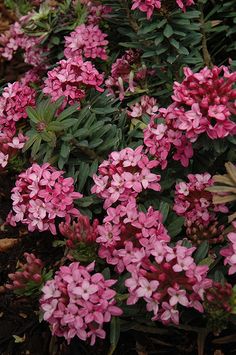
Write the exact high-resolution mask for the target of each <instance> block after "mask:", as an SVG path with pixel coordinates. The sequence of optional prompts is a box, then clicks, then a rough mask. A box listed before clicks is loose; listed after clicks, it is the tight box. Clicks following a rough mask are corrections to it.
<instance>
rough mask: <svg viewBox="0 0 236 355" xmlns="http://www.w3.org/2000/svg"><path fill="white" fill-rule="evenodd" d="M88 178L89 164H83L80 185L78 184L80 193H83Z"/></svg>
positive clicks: (81, 165)
mask: <svg viewBox="0 0 236 355" xmlns="http://www.w3.org/2000/svg"><path fill="white" fill-rule="evenodd" d="M88 176H89V164H88V163H85V162H82V163H81V164H80V168H79V184H78V189H79V191H82V189H83V187H84V185H85V183H86V180H87V178H88Z"/></svg>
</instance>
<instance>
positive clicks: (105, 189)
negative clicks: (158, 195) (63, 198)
mask: <svg viewBox="0 0 236 355" xmlns="http://www.w3.org/2000/svg"><path fill="white" fill-rule="evenodd" d="M142 148H143V147H142V146H140V147H138V148H136V149H135V150H133V149H131V148H125V149H123V150H121V151H120V152H112V153H111V154H110V155H109V158H108V160H105V161H104V162H103V163H102V164H101V165H100V166H99V168H98V172H99V175H94V176H93V180H94V182H95V185H94V186H93V187H92V189H91V191H92V193H96V194H97V195H98V196H100V197H102V198H103V199H104V200H105V202H104V207H105V208H108V207H110V206H112V205H113V204H114V203H115V202H117V201H126V200H127V199H128V198H129V197H131V196H132V197H136V196H138V194H139V193H141V192H142V191H143V190H146V189H152V190H155V191H160V185H159V183H158V181H159V180H160V175H157V174H154V173H152V172H151V170H150V169H151V168H153V167H155V166H156V162H155V161H150V160H149V159H148V157H147V156H146V155H145V154H144V153H143V152H142ZM130 167H132V172H130Z"/></svg>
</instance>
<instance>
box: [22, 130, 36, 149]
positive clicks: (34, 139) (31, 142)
mask: <svg viewBox="0 0 236 355" xmlns="http://www.w3.org/2000/svg"><path fill="white" fill-rule="evenodd" d="M37 138H38V134H37V133H35V134H34V135H32V136H31V137H30V139H28V140H27V142H26V143H25V144H24V147H23V149H22V152H23V153H24V152H26V151H27V150H28V149H29V148H30V147H31V146H32V145H33V144H34V142H35V141H36V139H37Z"/></svg>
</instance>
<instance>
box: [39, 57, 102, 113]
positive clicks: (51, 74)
mask: <svg viewBox="0 0 236 355" xmlns="http://www.w3.org/2000/svg"><path fill="white" fill-rule="evenodd" d="M57 64H58V65H57V66H56V67H55V68H54V69H52V70H50V71H48V73H47V75H48V77H47V79H46V80H45V82H44V88H43V92H44V93H45V94H47V95H49V96H51V98H52V101H56V100H57V99H59V98H60V97H61V96H64V97H65V101H64V106H65V105H66V104H67V103H69V104H70V105H72V104H74V103H76V102H79V103H80V101H81V99H83V98H84V97H85V96H86V89H89V88H95V89H96V90H97V91H99V92H102V91H103V89H102V88H101V87H100V86H101V85H102V83H103V74H99V72H98V71H97V70H96V68H95V67H94V65H93V64H92V63H91V62H88V61H87V62H84V61H83V59H82V57H75V58H69V59H67V60H61V61H60V62H58V63H57Z"/></svg>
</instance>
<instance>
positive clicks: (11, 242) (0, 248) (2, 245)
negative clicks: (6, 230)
mask: <svg viewBox="0 0 236 355" xmlns="http://www.w3.org/2000/svg"><path fill="white" fill-rule="evenodd" d="M17 243H18V240H17V239H15V238H3V239H0V252H5V251H7V250H8V249H11V248H13V247H14V246H15V245H16V244H17Z"/></svg>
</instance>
